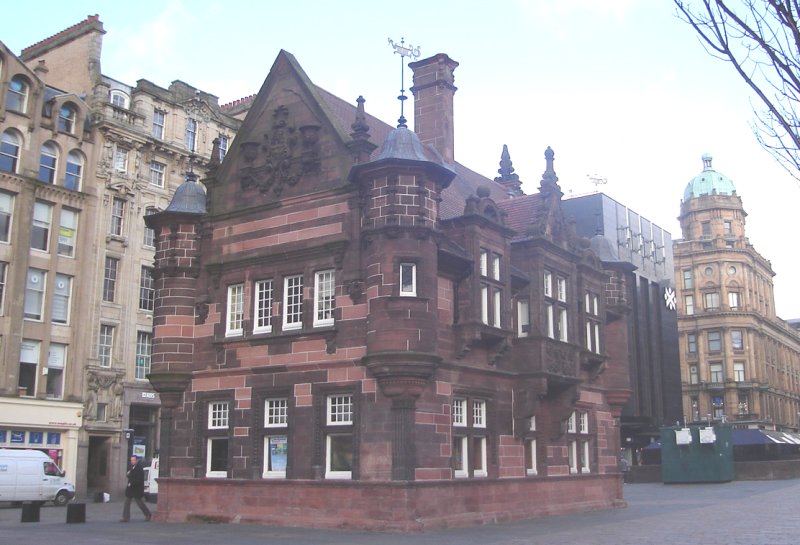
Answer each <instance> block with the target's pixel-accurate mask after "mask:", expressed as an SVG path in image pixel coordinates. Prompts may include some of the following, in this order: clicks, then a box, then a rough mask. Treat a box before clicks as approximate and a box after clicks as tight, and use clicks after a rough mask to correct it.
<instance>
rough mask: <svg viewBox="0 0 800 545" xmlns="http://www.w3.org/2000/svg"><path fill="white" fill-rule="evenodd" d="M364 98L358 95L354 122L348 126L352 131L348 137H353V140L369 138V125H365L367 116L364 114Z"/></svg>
mask: <svg viewBox="0 0 800 545" xmlns="http://www.w3.org/2000/svg"><path fill="white" fill-rule="evenodd" d="M364 102H366V100H364V97H363V96H361V95H359V96H358V98H357V99H356V103H357V104H358V106H356V120H355V121H353V124H352V125H350V128H351V129H353V132H351V133H350V136H351V137H353V140H365V139H367V138H369V125H367V114H366V113H365V112H364Z"/></svg>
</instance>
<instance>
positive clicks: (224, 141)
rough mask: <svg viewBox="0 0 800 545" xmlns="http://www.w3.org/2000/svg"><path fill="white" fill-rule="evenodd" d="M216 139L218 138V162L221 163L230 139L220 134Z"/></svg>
mask: <svg viewBox="0 0 800 545" xmlns="http://www.w3.org/2000/svg"><path fill="white" fill-rule="evenodd" d="M218 138H219V160H220V161H222V160H223V159H225V156H226V155H227V154H228V145H229V144H230V139H229V138H228V137H227V136H226V135H224V134H220V135H219V137H218Z"/></svg>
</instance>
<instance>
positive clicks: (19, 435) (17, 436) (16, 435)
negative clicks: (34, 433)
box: [11, 430, 25, 444]
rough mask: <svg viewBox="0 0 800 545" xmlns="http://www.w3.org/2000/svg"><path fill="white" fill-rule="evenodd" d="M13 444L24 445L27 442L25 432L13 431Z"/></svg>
mask: <svg viewBox="0 0 800 545" xmlns="http://www.w3.org/2000/svg"><path fill="white" fill-rule="evenodd" d="M11 442H12V443H16V444H18V443H24V442H25V432H24V431H15V430H12V431H11Z"/></svg>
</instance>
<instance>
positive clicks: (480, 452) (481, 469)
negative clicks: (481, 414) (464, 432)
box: [472, 435, 489, 477]
mask: <svg viewBox="0 0 800 545" xmlns="http://www.w3.org/2000/svg"><path fill="white" fill-rule="evenodd" d="M472 446H473V449H472V465H473V467H472V476H473V477H486V476H488V475H489V472H488V470H487V465H486V437H484V436H480V435H474V436H472Z"/></svg>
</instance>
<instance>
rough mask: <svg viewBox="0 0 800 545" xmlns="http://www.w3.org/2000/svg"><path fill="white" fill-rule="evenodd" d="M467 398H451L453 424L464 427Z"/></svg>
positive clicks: (465, 423)
mask: <svg viewBox="0 0 800 545" xmlns="http://www.w3.org/2000/svg"><path fill="white" fill-rule="evenodd" d="M466 425H467V400H466V398H463V397H457V398H455V399H453V426H456V427H466Z"/></svg>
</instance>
